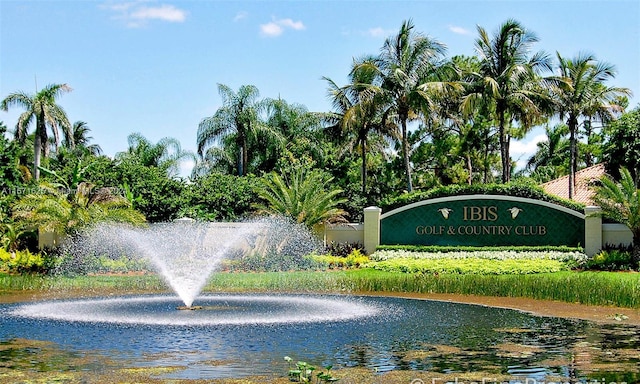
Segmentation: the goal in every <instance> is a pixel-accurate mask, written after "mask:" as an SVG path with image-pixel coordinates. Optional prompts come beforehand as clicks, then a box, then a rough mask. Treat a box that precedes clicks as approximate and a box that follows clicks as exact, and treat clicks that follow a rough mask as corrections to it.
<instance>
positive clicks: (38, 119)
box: [0, 84, 73, 180]
mask: <svg viewBox="0 0 640 384" xmlns="http://www.w3.org/2000/svg"><path fill="white" fill-rule="evenodd" d="M70 91H71V87H69V86H67V85H66V84H49V85H47V86H45V87H44V88H42V89H41V90H40V91H38V93H36V94H35V95H33V94H27V93H25V92H22V91H19V92H14V93H11V94H9V95H8V96H7V97H6V98H5V99H4V100H2V102H0V109H2V110H3V111H8V110H9V107H13V106H18V107H22V108H24V109H25V111H24V112H23V113H22V114H20V118H19V119H18V123H17V124H16V132H15V136H16V140H17V141H18V142H19V143H20V144H22V145H24V143H25V142H26V137H27V129H28V128H29V126H30V125H31V123H33V122H34V121H35V126H36V129H35V135H34V137H35V138H34V149H33V154H34V161H33V164H34V172H33V175H34V177H35V179H36V180H38V179H39V170H38V167H39V166H40V156H41V155H43V154H44V155H45V156H46V155H47V154H48V152H49V142H48V137H49V136H48V133H47V129H50V130H51V132H52V133H53V135H52V136H53V137H55V138H56V140H55V142H54V146H55V148H58V146H59V144H60V143H59V140H58V139H57V138H58V137H59V131H58V128H62V130H63V131H64V134H65V136H66V137H68V138H72V137H73V133H72V132H71V129H72V128H71V123H69V119H68V118H67V114H66V112H65V111H64V109H62V107H60V106H59V105H58V104H56V99H57V98H58V96H60V95H61V94H62V93H64V92H70Z"/></svg>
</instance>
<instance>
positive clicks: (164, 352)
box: [0, 295, 640, 383]
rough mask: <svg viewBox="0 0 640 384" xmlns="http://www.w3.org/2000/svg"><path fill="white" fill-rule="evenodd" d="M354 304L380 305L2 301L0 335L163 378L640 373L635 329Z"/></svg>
mask: <svg viewBox="0 0 640 384" xmlns="http://www.w3.org/2000/svg"><path fill="white" fill-rule="evenodd" d="M233 297H234V295H229V298H233ZM302 297H303V298H304V297H308V298H309V299H311V298H314V297H315V296H313V297H312V296H302ZM358 302H360V303H363V304H365V305H370V306H372V307H376V308H383V309H384V310H383V311H381V312H380V313H376V312H373V313H372V314H371V315H368V316H364V317H358V318H354V319H348V320H342V321H319V322H310V323H295V324H294V323H287V322H283V323H274V324H259V323H258V324H256V323H252V324H249V325H243V324H204V325H186V326H185V325H175V326H171V325H164V326H154V325H140V324H119V323H104V322H70V321H57V320H43V319H32V318H24V317H19V316H15V315H12V314H11V313H12V310H14V309H15V308H16V307H17V306H16V305H5V306H2V307H0V341H4V343H5V346H6V345H8V343H9V340H12V339H28V340H31V343H33V345H37V343H38V342H39V341H48V342H53V343H55V344H56V345H58V346H60V347H61V348H62V349H63V350H65V351H68V353H69V354H74V353H79V354H83V353H85V352H88V351H90V352H92V353H93V352H95V353H99V354H101V355H103V356H106V357H109V358H111V359H115V360H120V361H121V362H120V364H128V365H131V366H141V367H158V366H181V367H183V368H184V369H182V370H179V371H176V372H173V373H168V374H165V375H164V376H163V377H166V378H176V379H180V378H199V379H207V378H224V377H240V376H244V375H254V374H263V373H265V372H270V373H271V374H274V375H277V374H282V373H283V372H285V371H286V366H285V364H284V362H283V361H282V358H283V357H284V356H285V355H288V356H292V357H294V359H298V360H305V361H308V362H312V363H313V364H315V365H318V366H322V365H333V366H334V368H345V367H364V368H367V369H370V370H376V371H377V372H380V373H383V372H388V371H393V370H406V371H421V372H423V371H428V372H439V373H442V374H457V373H461V374H462V373H465V372H486V373H488V374H495V375H509V376H511V377H513V378H514V380H517V379H519V378H520V379H521V380H522V381H523V382H524V381H525V379H526V378H530V379H534V380H538V381H544V380H547V381H548V380H549V379H551V378H557V377H561V378H565V379H572V380H575V382H579V380H591V379H597V380H599V381H600V382H601V380H602V379H603V378H604V379H605V380H606V382H622V381H626V382H628V383H632V382H638V381H640V377H638V373H637V372H638V371H640V369H639V368H640V365H639V364H640V355H639V353H640V352H639V351H640V336H639V335H640V328H639V327H634V326H625V325H623V324H620V325H617V324H614V325H598V324H594V323H590V322H587V321H579V320H568V319H558V318H550V317H536V316H532V315H529V314H525V313H521V312H517V311H513V310H507V309H497V308H488V307H482V306H474V305H465V304H456V303H448V302H436V301H425V300H409V299H400V298H388V297H362V298H360V299H359V301H358ZM160 303H162V302H160ZM204 304H205V305H207V304H206V303H204ZM145 305H146V306H147V307H146V308H145V310H146V311H149V313H154V312H155V311H161V310H162V309H160V308H155V307H154V306H155V305H162V304H158V303H156V304H152V303H146V304H145ZM181 315H182V314H181ZM185 316H189V314H185ZM29 348H30V347H29V343H27V345H26V346H25V347H24V348H6V347H5V348H0V362H2V365H0V372H1V370H2V369H12V368H11V365H12V362H13V363H15V364H14V365H16V366H19V362H20V361H23V360H26V359H31V360H38V358H39V357H38V356H39V355H38V353H37V349H38V348H37V347H35V348H33V349H29ZM61 364H63V363H62V362H61ZM94 368H95V367H94Z"/></svg>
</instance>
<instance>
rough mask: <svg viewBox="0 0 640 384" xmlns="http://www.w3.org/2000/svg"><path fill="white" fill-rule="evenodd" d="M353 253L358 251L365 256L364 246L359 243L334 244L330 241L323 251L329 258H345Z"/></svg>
mask: <svg viewBox="0 0 640 384" xmlns="http://www.w3.org/2000/svg"><path fill="white" fill-rule="evenodd" d="M353 251H359V252H360V253H361V254H363V255H366V252H365V250H364V245H363V244H362V243H360V242H355V243H336V242H334V241H332V242H331V243H329V244H328V245H327V247H326V249H325V253H327V254H329V255H331V256H339V257H347V256H349V255H350V254H351V253H353Z"/></svg>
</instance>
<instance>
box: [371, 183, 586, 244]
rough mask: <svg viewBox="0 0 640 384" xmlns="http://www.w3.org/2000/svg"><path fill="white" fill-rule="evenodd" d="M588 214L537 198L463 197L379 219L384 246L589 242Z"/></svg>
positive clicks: (407, 208) (409, 207)
mask: <svg viewBox="0 0 640 384" xmlns="http://www.w3.org/2000/svg"><path fill="white" fill-rule="evenodd" d="M584 219H585V215H584V214H583V213H580V212H577V211H575V210H572V209H569V208H566V207H563V206H560V205H557V204H553V203H549V202H545V201H540V200H535V199H527V198H521V197H513V196H502V195H460V196H449V197H443V198H436V199H430V200H425V201H421V202H418V203H413V204H409V205H407V206H404V207H401V208H398V209H395V210H393V211H390V212H388V213H385V214H383V215H382V216H381V217H380V244H383V245H396V244H403V245H443V246H519V245H522V246H544V245H553V246H562V245H565V246H571V247H577V246H584V244H585V241H584V233H585V232H584Z"/></svg>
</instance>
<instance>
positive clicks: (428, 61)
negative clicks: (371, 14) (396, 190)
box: [365, 20, 451, 192]
mask: <svg viewBox="0 0 640 384" xmlns="http://www.w3.org/2000/svg"><path fill="white" fill-rule="evenodd" d="M445 52H446V47H445V45H444V44H442V43H440V42H439V41H437V40H435V39H432V38H430V37H427V36H424V35H422V34H420V33H417V32H415V31H414V25H413V22H412V21H411V20H407V21H404V22H403V23H402V26H401V27H400V31H399V32H398V34H397V35H395V36H391V37H389V38H388V39H387V40H385V42H384V45H383V46H382V49H381V52H380V55H379V56H378V57H377V58H376V59H375V61H374V63H375V69H376V70H377V71H378V73H379V76H381V82H380V86H381V88H382V90H383V92H384V94H385V98H386V100H387V103H388V107H387V110H386V111H385V112H384V113H385V115H386V119H394V120H395V121H396V122H397V123H398V124H399V126H400V137H401V150H402V157H403V162H404V168H405V177H406V182H407V190H408V191H409V192H411V191H413V181H412V178H411V162H410V156H411V148H410V146H409V136H408V133H409V131H408V127H407V124H408V123H409V122H410V121H412V120H417V119H418V117H419V115H420V113H421V112H422V114H423V115H424V116H425V119H428V118H429V116H430V113H431V112H432V111H433V110H434V109H435V108H436V105H437V100H436V99H437V98H436V96H435V95H436V94H437V93H441V91H442V90H443V89H444V88H446V86H448V85H451V84H449V83H447V82H443V81H440V80H439V79H436V78H434V77H433V74H434V73H435V72H437V70H438V67H439V65H440V60H441V58H442V57H443V56H444V54H445ZM367 63H368V62H365V65H368V64H367ZM437 91H439V92H437ZM425 112H426V113H425Z"/></svg>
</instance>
